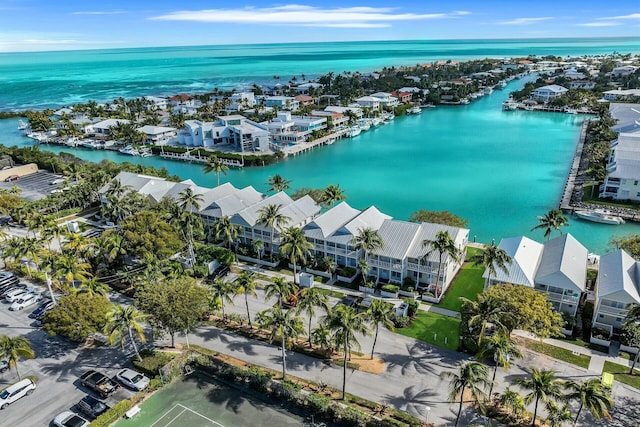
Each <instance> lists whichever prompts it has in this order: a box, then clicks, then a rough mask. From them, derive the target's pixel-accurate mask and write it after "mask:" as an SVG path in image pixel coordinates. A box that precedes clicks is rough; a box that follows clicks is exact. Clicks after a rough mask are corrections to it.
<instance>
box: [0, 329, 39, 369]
mask: <svg viewBox="0 0 640 427" xmlns="http://www.w3.org/2000/svg"><path fill="white" fill-rule="evenodd" d="M0 356H1V357H2V358H6V359H7V362H9V367H13V368H15V370H16V374H17V375H18V380H21V379H22V378H21V377H20V371H18V360H20V358H21V357H22V358H25V359H33V358H34V357H36V354H35V352H34V351H33V349H32V348H31V343H30V342H29V340H28V339H26V338H24V337H14V338H11V337H10V336H8V335H2V336H1V337H0Z"/></svg>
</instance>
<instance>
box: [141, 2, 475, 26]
mask: <svg viewBox="0 0 640 427" xmlns="http://www.w3.org/2000/svg"><path fill="white" fill-rule="evenodd" d="M469 14H470V12H467V11H454V12H451V13H429V14H417V13H399V12H396V9H394V8H388V7H365V6H363V7H338V8H320V7H315V6H306V5H298V4H290V5H283V6H275V7H266V8H258V7H245V8H239V9H206V10H182V11H175V12H170V13H167V14H164V15H160V16H154V17H151V18H149V19H151V20H156V21H195V22H206V23H225V24H267V25H268V24H278V25H294V26H305V27H309V26H313V27H329V28H380V27H388V26H390V23H391V22H395V21H417V20H430V19H447V18H455V17H459V16H464V15H469Z"/></svg>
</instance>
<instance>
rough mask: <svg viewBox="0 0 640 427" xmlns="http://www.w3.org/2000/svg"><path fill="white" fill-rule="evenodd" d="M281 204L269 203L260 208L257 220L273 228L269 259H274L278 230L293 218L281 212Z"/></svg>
mask: <svg viewBox="0 0 640 427" xmlns="http://www.w3.org/2000/svg"><path fill="white" fill-rule="evenodd" d="M281 210H282V205H281V204H277V205H276V204H273V203H272V204H268V205H266V206H263V207H261V208H260V209H258V219H257V220H256V222H257V223H258V224H261V225H266V226H267V227H269V228H270V229H271V233H270V243H269V257H270V258H269V259H270V260H271V261H273V253H274V250H273V238H274V236H275V234H276V230H278V231H281V230H282V227H284V226H285V225H287V224H288V223H289V221H291V218H290V217H288V216H286V215H285V214H283V213H282V212H281Z"/></svg>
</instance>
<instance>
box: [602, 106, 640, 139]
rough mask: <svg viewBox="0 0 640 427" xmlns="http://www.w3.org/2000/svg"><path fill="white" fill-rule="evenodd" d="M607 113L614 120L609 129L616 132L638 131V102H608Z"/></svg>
mask: <svg viewBox="0 0 640 427" xmlns="http://www.w3.org/2000/svg"><path fill="white" fill-rule="evenodd" d="M609 113H610V114H611V118H612V119H613V120H614V121H615V122H616V124H615V125H613V126H611V130H612V131H614V132H618V133H635V132H638V131H640V104H630V103H626V102H624V103H618V102H612V103H610V104H609Z"/></svg>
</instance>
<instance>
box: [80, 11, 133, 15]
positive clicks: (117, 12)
mask: <svg viewBox="0 0 640 427" xmlns="http://www.w3.org/2000/svg"><path fill="white" fill-rule="evenodd" d="M121 13H127V12H125V11H123V10H113V11H86V12H73V13H72V15H120V14H121Z"/></svg>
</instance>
